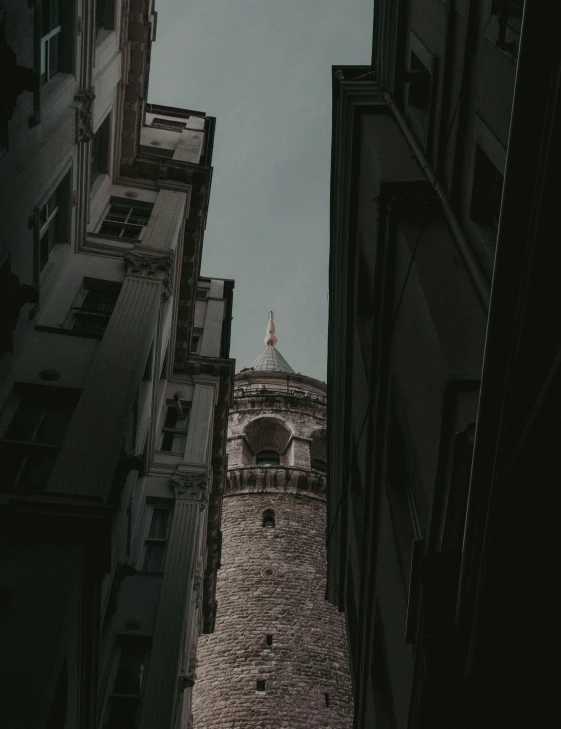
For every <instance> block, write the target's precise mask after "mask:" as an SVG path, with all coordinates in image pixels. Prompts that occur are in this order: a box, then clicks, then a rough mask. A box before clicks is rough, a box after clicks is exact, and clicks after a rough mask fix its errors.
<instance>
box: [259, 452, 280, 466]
mask: <svg viewBox="0 0 561 729" xmlns="http://www.w3.org/2000/svg"><path fill="white" fill-rule="evenodd" d="M256 462H257V465H258V466H278V465H279V464H280V455H279V454H278V453H277V452H276V451H260V452H259V453H258V454H257V459H256Z"/></svg>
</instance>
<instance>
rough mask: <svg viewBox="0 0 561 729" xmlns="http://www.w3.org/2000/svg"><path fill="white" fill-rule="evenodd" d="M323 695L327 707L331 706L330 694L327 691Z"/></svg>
mask: <svg viewBox="0 0 561 729" xmlns="http://www.w3.org/2000/svg"><path fill="white" fill-rule="evenodd" d="M323 696H324V699H325V705H326V707H328V706H329V694H327V693H325V694H324V695H323Z"/></svg>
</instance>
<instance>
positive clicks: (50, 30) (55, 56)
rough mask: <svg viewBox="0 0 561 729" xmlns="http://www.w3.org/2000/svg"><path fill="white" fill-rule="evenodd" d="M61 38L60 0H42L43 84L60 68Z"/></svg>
mask: <svg viewBox="0 0 561 729" xmlns="http://www.w3.org/2000/svg"><path fill="white" fill-rule="evenodd" d="M61 39H62V18H61V14H60V0H41V84H46V83H47V81H50V80H51V79H52V78H53V76H54V75H55V74H57V73H58V72H59V70H60V52H61Z"/></svg>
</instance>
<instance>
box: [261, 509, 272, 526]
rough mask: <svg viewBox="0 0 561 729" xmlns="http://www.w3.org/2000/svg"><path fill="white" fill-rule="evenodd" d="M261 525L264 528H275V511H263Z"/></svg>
mask: <svg viewBox="0 0 561 729" xmlns="http://www.w3.org/2000/svg"><path fill="white" fill-rule="evenodd" d="M263 527H264V528H266V529H274V528H275V512H274V511H273V510H272V509H267V511H264V512H263Z"/></svg>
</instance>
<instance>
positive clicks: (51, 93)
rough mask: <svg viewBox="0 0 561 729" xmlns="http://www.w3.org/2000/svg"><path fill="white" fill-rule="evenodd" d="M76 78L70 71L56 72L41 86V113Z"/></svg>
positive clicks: (45, 110) (50, 105)
mask: <svg viewBox="0 0 561 729" xmlns="http://www.w3.org/2000/svg"><path fill="white" fill-rule="evenodd" d="M75 81H76V79H75V78H74V76H73V75H72V74H71V73H62V72H60V73H57V74H56V75H55V76H54V77H53V78H52V79H51V80H50V81H48V82H47V83H46V84H43V86H41V92H40V94H41V113H43V112H47V111H49V109H50V108H51V107H52V106H53V105H54V104H55V103H56V101H57V100H58V99H59V97H60V96H61V95H62V94H63V93H64V91H66V90H67V89H68V88H69V87H70V86H72V85H73V84H74V83H75Z"/></svg>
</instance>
